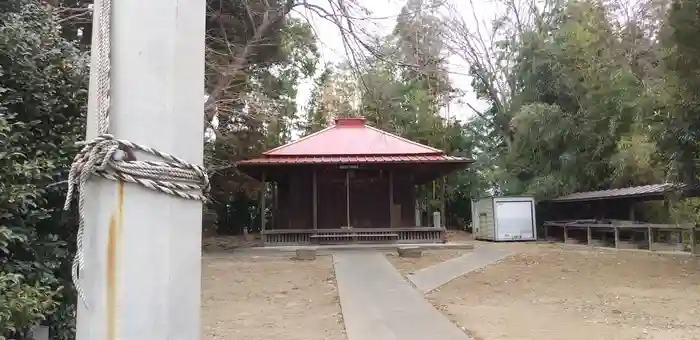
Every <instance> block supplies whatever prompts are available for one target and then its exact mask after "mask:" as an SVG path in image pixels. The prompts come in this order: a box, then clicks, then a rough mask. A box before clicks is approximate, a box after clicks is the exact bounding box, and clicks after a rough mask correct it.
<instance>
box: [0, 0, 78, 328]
mask: <svg viewBox="0 0 700 340" xmlns="http://www.w3.org/2000/svg"><path fill="white" fill-rule="evenodd" d="M17 3H18V5H17V6H16V7H14V8H13V11H9V12H4V13H2V14H0V18H1V19H0V22H1V23H2V25H1V26H0V167H2V169H3V171H2V172H0V253H2V255H3V256H0V278H1V279H0V281H2V284H0V292H1V295H2V296H3V301H2V303H0V315H4V316H5V317H2V318H0V320H2V321H1V322H0V323H1V324H2V326H3V327H0V335H2V336H6V337H12V336H20V335H22V334H23V333H24V332H26V331H27V327H28V326H30V325H32V324H34V323H37V322H42V321H43V320H46V319H49V321H50V322H51V324H55V325H64V324H68V325H70V324H71V321H70V319H72V318H74V315H72V312H70V311H72V310H73V308H74V303H73V301H74V298H75V297H74V293H73V291H72V287H71V286H70V280H69V277H70V275H69V265H70V258H71V252H72V251H73V248H74V244H73V240H74V225H75V224H74V218H73V216H72V215H70V216H68V215H65V214H64V213H63V212H62V201H63V199H64V196H63V193H62V191H63V190H64V188H62V187H60V186H49V185H50V184H51V183H54V182H57V181H60V180H64V179H65V178H66V177H67V174H66V170H67V169H68V168H69V165H70V162H71V161H72V157H73V155H74V152H75V147H74V146H73V145H74V143H75V142H76V141H77V140H78V138H79V136H80V135H82V133H81V132H82V130H83V128H84V124H85V119H84V115H83V114H84V112H85V106H86V102H87V96H86V95H87V93H86V88H87V79H88V68H87V62H88V59H87V58H86V55H85V54H83V53H81V52H80V51H79V50H78V49H76V48H75V47H74V46H73V45H72V44H71V43H69V42H68V41H66V40H65V39H64V38H63V37H62V36H61V32H60V31H59V30H58V29H57V27H58V25H57V22H56V18H55V17H54V16H53V14H52V13H51V12H50V11H48V10H47V8H46V7H44V6H43V5H41V3H40V2H39V1H31V0H26V1H21V2H17ZM47 186H48V188H47ZM59 305H60V306H59ZM8 315H9V316H10V318H7V316H8ZM66 318H67V319H68V320H66ZM5 326H6V327H7V328H6V327H5ZM12 329H14V330H12ZM53 331H54V338H56V339H68V338H70V336H71V333H72V331H73V330H72V329H70V328H69V329H65V328H61V326H58V327H55V328H54V330H53ZM8 332H9V333H8Z"/></svg>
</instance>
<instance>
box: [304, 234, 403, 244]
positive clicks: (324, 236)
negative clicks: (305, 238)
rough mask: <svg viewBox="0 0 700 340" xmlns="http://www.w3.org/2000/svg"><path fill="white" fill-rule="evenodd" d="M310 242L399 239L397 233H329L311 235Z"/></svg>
mask: <svg viewBox="0 0 700 340" xmlns="http://www.w3.org/2000/svg"><path fill="white" fill-rule="evenodd" d="M309 238H311V240H318V241H319V242H320V241H322V240H327V241H340V240H348V241H353V242H356V241H361V240H363V239H368V238H388V239H391V240H395V239H398V238H399V234H397V233H361V232H359V233H358V232H355V233H331V234H316V235H311V236H309Z"/></svg>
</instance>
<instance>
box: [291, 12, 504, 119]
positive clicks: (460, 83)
mask: <svg viewBox="0 0 700 340" xmlns="http://www.w3.org/2000/svg"><path fill="white" fill-rule="evenodd" d="M473 1H474V5H475V7H476V8H477V9H478V11H479V12H478V13H477V18H478V19H479V20H480V21H485V22H490V21H491V18H493V17H494V16H495V15H496V14H497V11H498V9H497V6H496V5H495V1H494V0H473ZM359 2H360V3H361V4H363V5H364V6H365V8H366V9H368V10H369V11H370V12H371V17H372V20H364V21H363V22H361V23H359V25H361V26H362V27H363V28H364V29H365V30H366V31H367V32H373V33H377V34H380V35H387V34H390V33H391V31H392V30H393V28H394V24H395V22H396V17H397V16H398V14H399V12H400V11H401V8H402V7H403V5H404V4H405V2H406V1H405V0H359ZM448 2H451V3H450V5H452V6H454V8H455V10H456V12H457V13H459V14H461V15H463V16H464V17H465V18H467V19H466V21H467V23H469V24H474V19H473V14H472V10H471V6H470V5H469V3H468V1H467V0H448ZM308 3H310V4H313V5H317V6H320V7H323V8H327V7H328V2H327V0H308ZM294 15H297V16H300V17H301V16H303V17H305V18H306V19H307V20H309V21H310V23H311V25H312V26H313V28H314V30H315V31H316V34H317V36H318V37H319V41H320V54H321V61H322V62H325V63H340V62H342V61H343V60H345V59H346V58H347V55H346V53H345V49H344V46H343V42H342V40H341V39H340V31H339V30H338V28H337V27H336V26H335V25H334V24H333V23H331V22H329V21H327V20H325V19H323V18H320V17H318V16H316V15H314V14H313V13H310V12H308V11H306V12H301V13H295V14H294ZM470 19H471V20H470ZM448 71H450V72H451V73H450V79H451V81H452V84H453V86H455V87H456V88H459V89H462V90H465V91H467V94H466V96H465V97H464V98H462V100H463V101H465V102H467V103H469V104H471V105H472V106H474V107H476V108H477V109H486V107H487V105H486V103H484V102H482V101H480V100H478V99H477V98H476V96H475V95H474V92H473V91H472V89H471V86H470V82H471V79H470V77H468V76H465V75H464V74H466V73H467V71H468V65H466V63H465V62H463V61H462V60H460V58H458V57H456V56H452V57H450V59H449V61H448ZM311 91H313V83H312V81H311V80H307V81H304V82H303V83H302V84H301V85H300V87H299V95H298V96H297V102H298V103H299V105H300V109H301V110H303V109H304V108H303V106H304V105H306V103H308V100H309V97H310V94H311ZM449 114H450V116H452V117H456V118H457V119H460V120H462V121H464V120H466V119H469V117H471V116H472V115H473V112H472V110H471V109H470V108H468V107H467V106H466V105H464V104H459V103H456V102H455V103H452V104H450V105H449Z"/></svg>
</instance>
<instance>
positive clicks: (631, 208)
mask: <svg viewBox="0 0 700 340" xmlns="http://www.w3.org/2000/svg"><path fill="white" fill-rule="evenodd" d="M629 219H630V221H634V219H635V216H634V204H630V209H629Z"/></svg>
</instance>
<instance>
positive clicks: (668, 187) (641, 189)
mask: <svg viewBox="0 0 700 340" xmlns="http://www.w3.org/2000/svg"><path fill="white" fill-rule="evenodd" d="M684 188H685V185H679V184H671V183H662V184H650V185H642V186H637V187H628V188H621V189H609V190H599V191H586V192H576V193H573V194H569V195H564V196H559V197H557V198H554V199H551V200H549V201H550V202H577V201H593V200H604V199H620V198H642V197H654V196H662V195H665V194H667V193H671V192H673V191H675V190H679V189H684Z"/></svg>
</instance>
